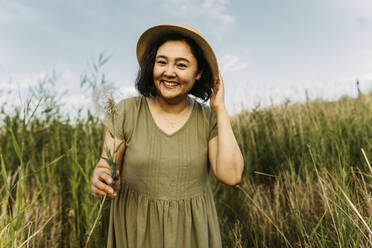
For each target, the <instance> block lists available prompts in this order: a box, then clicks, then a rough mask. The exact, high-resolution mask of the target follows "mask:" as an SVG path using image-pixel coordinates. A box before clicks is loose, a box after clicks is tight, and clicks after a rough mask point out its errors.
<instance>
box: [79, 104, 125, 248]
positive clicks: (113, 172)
mask: <svg viewBox="0 0 372 248" xmlns="http://www.w3.org/2000/svg"><path fill="white" fill-rule="evenodd" d="M105 110H106V112H107V113H108V114H109V115H110V116H111V122H112V126H113V127H114V126H115V125H114V124H115V118H116V115H117V109H116V106H115V102H114V100H113V98H112V97H111V98H109V99H108V101H107V106H105ZM107 133H109V134H110V137H109V141H110V142H109V143H112V145H113V146H112V149H110V148H109V145H110V144H106V140H107V135H106V138H105V144H104V148H103V150H104V153H102V156H101V159H102V160H103V161H105V162H106V163H107V164H108V165H109V168H110V176H111V178H108V177H107V173H106V172H101V175H95V174H97V173H93V179H92V194H93V195H95V196H100V195H102V192H103V191H102V190H103V189H102V184H103V183H104V182H102V181H99V180H98V178H101V179H102V180H104V181H105V182H106V183H107V185H109V186H110V187H112V188H114V187H115V186H117V182H118V178H119V168H118V165H119V166H120V164H121V156H122V152H123V149H121V148H123V147H124V146H125V145H124V141H121V142H120V143H119V145H118V146H117V147H116V140H117V139H116V138H115V137H114V135H113V134H111V132H109V131H107ZM111 141H113V142H111ZM101 163H102V162H101ZM103 163H104V162H103ZM98 165H99V164H98ZM98 165H97V166H96V169H97V170H99V169H100V168H98V167H99V166H98ZM104 167H105V168H104V170H106V171H107V169H108V168H107V165H104ZM96 169H95V170H96ZM103 178H104V179H103ZM110 182H111V183H110ZM96 184H97V185H98V184H101V190H100V189H99V188H98V187H96ZM107 185H106V186H105V187H104V188H105V189H104V191H105V194H104V196H103V199H102V201H101V204H100V206H99V210H98V215H97V218H96V219H95V221H94V223H93V226H92V228H91V229H90V231H89V233H88V238H87V241H86V245H85V247H88V244H89V240H90V237H91V235H92V233H93V230H94V228H95V226H96V224H97V222H98V219H99V218H100V217H101V212H102V208H103V204H104V202H105V200H106V198H107V192H108V191H110V188H109V187H108V186H107ZM97 191H100V193H101V194H98V193H97ZM111 195H112V196H113V197H115V196H116V194H113V193H112V194H111Z"/></svg>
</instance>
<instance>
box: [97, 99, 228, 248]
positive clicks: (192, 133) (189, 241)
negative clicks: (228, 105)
mask: <svg viewBox="0 0 372 248" xmlns="http://www.w3.org/2000/svg"><path fill="white" fill-rule="evenodd" d="M116 107H117V115H116V118H114V123H113V122H112V118H110V117H108V118H107V119H105V120H104V124H105V126H106V127H107V129H108V130H110V132H111V133H113V134H114V135H115V136H117V137H119V138H121V139H124V140H125V141H126V149H125V153H124V164H123V168H122V171H121V175H120V180H121V185H120V190H119V192H118V195H117V197H116V198H115V199H114V200H113V201H112V202H111V208H110V220H109V231H108V241H107V247H109V248H111V247H118V248H119V247H130V248H134V247H141V248H143V247H165V248H175V247H178V248H183V247H185V248H197V247H211V248H217V247H218V248H219V247H221V246H222V244H221V236H220V228H219V223H218V218H217V213H216V209H215V205H214V200H213V194H212V191H211V187H210V184H209V180H208V176H209V172H210V165H209V162H208V141H209V140H210V139H212V138H213V137H215V136H216V135H217V124H216V119H215V117H214V114H213V112H212V111H211V109H210V108H209V107H207V106H206V105H204V104H201V103H198V102H196V101H195V103H194V106H193V110H192V112H191V114H190V117H189V119H188V120H187V122H186V123H185V124H184V126H182V127H181V128H180V129H179V130H178V131H177V132H175V133H173V134H171V135H168V134H166V133H164V132H163V131H162V130H161V129H160V128H159V127H158V126H157V125H156V124H155V121H154V120H153V118H152V115H151V112H150V109H149V106H148V104H147V101H146V99H145V97H143V96H139V97H133V98H129V99H124V100H122V101H120V102H119V103H118V104H117V105H116Z"/></svg>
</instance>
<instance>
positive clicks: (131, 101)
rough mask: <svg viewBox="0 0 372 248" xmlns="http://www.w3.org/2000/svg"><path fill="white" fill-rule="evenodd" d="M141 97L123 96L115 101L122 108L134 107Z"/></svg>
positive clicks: (137, 104)
mask: <svg viewBox="0 0 372 248" xmlns="http://www.w3.org/2000/svg"><path fill="white" fill-rule="evenodd" d="M141 99H142V96H134V97H129V98H124V99H121V100H120V101H119V102H118V103H117V107H118V108H119V109H122V110H128V109H135V108H138V106H139V105H140V103H141Z"/></svg>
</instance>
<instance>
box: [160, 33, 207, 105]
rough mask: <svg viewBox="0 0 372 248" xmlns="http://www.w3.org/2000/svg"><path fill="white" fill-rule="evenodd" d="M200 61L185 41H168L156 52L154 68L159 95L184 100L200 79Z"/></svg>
mask: <svg viewBox="0 0 372 248" xmlns="http://www.w3.org/2000/svg"><path fill="white" fill-rule="evenodd" d="M200 76H201V73H198V61H197V59H196V58H195V56H194V54H193V53H192V51H191V48H190V46H189V45H188V44H187V43H186V42H185V41H180V40H177V41H167V42H165V43H164V44H163V45H161V46H160V47H159V49H158V51H157V53H156V57H155V64H154V68H153V78H154V84H155V87H156V89H157V91H158V93H159V95H160V96H161V97H163V98H165V99H169V100H171V99H172V100H183V99H185V98H186V97H187V94H188V92H189V91H190V90H191V88H192V87H193V86H194V84H195V81H196V80H199V79H200Z"/></svg>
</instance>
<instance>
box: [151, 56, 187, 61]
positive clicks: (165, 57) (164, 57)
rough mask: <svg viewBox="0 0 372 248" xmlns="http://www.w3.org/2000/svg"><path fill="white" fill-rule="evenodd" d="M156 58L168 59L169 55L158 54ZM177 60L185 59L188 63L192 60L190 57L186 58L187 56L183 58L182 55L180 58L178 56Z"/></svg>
mask: <svg viewBox="0 0 372 248" xmlns="http://www.w3.org/2000/svg"><path fill="white" fill-rule="evenodd" d="M156 58H157V59H168V57H167V56H165V55H158V56H156ZM176 61H185V62H187V63H190V61H189V60H188V59H186V58H182V57H180V58H176Z"/></svg>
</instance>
